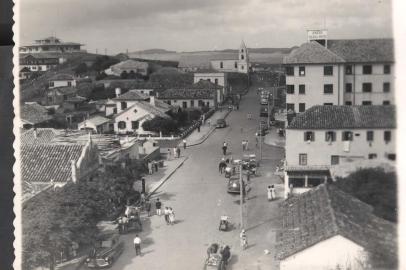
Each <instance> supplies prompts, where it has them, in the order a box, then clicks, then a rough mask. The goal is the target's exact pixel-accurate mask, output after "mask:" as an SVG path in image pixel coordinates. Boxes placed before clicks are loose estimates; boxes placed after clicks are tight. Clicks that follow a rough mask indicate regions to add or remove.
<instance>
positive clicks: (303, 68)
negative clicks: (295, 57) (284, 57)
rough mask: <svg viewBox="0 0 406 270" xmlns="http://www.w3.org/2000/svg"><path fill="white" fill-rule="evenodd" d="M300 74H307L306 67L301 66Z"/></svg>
mask: <svg viewBox="0 0 406 270" xmlns="http://www.w3.org/2000/svg"><path fill="white" fill-rule="evenodd" d="M299 76H306V67H305V66H299Z"/></svg>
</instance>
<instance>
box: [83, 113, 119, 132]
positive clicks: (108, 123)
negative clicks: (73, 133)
mask: <svg viewBox="0 0 406 270" xmlns="http://www.w3.org/2000/svg"><path fill="white" fill-rule="evenodd" d="M78 129H79V130H81V129H84V130H93V131H94V132H95V133H108V132H112V131H113V130H114V125H113V123H112V120H111V119H109V118H105V117H103V116H99V115H96V116H94V117H92V118H89V119H86V120H84V121H83V122H80V123H79V124H78Z"/></svg>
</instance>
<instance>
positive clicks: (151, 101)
mask: <svg viewBox="0 0 406 270" xmlns="http://www.w3.org/2000/svg"><path fill="white" fill-rule="evenodd" d="M149 103H150V104H151V105H152V106H155V97H154V96H150V97H149Z"/></svg>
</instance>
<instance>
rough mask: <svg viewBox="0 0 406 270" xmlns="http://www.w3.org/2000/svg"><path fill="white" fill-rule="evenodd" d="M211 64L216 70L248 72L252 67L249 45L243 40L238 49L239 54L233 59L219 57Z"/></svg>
mask: <svg viewBox="0 0 406 270" xmlns="http://www.w3.org/2000/svg"><path fill="white" fill-rule="evenodd" d="M210 66H211V68H213V69H214V70H217V71H220V72H239V73H246V74H248V72H249V68H250V62H249V55H248V49H247V46H245V43H244V41H241V45H240V48H239V49H238V56H237V55H236V56H235V57H232V58H231V59H218V60H211V61H210Z"/></svg>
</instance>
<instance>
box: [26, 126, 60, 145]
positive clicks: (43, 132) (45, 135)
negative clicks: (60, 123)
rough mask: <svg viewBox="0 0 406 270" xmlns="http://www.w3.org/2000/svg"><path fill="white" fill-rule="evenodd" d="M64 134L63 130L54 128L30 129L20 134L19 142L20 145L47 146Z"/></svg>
mask: <svg viewBox="0 0 406 270" xmlns="http://www.w3.org/2000/svg"><path fill="white" fill-rule="evenodd" d="M64 133H65V132H64V130H60V129H54V128H32V129H28V130H26V131H23V132H22V133H21V137H20V141H21V144H22V145H38V144H49V143H52V142H53V140H54V139H55V138H56V137H58V136H63V135H64Z"/></svg>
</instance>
